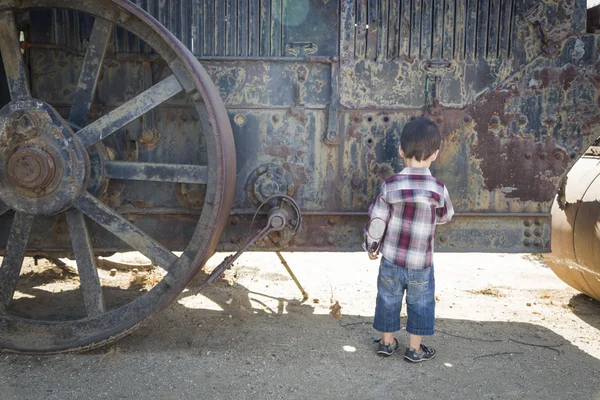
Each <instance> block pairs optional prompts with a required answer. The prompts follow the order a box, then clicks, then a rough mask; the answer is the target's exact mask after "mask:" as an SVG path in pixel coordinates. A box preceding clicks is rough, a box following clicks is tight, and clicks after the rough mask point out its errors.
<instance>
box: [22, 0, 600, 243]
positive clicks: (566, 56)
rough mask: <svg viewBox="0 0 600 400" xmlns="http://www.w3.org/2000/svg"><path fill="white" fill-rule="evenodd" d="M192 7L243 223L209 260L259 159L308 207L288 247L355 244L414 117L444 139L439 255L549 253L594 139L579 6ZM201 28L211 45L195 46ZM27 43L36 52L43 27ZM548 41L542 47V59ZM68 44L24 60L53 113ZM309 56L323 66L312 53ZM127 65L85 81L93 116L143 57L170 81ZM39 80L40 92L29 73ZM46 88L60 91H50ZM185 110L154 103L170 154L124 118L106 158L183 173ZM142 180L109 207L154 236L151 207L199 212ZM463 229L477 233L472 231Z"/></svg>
mask: <svg viewBox="0 0 600 400" xmlns="http://www.w3.org/2000/svg"><path fill="white" fill-rule="evenodd" d="M150 3H151V2H148V3H145V6H146V7H148V10H149V11H150V12H151V13H153V14H155V15H157V16H158V17H159V18H165V20H166V21H170V18H171V17H170V15H171V14H169V12H170V11H169V10H164V9H161V4H162V3H160V4H159V2H156V3H155V4H153V6H152V7H151V4H150ZM267 3H268V4H267ZM300 3H302V7H300V6H299V4H300ZM173 4H174V5H173V7H175V6H176V7H179V9H178V10H179V11H181V10H182V9H183V8H182V7H184V2H180V3H179V5H178V6H177V5H176V4H175V3H173ZM190 4H192V5H193V4H195V3H193V2H192V3H190ZM199 4H200V5H201V6H202V7H201V8H200V9H197V8H196V9H192V10H191V12H190V13H189V15H190V16H191V17H190V18H191V22H190V24H191V25H192V26H190V32H191V33H190V35H191V38H190V40H189V41H190V44H189V46H190V47H191V49H192V50H193V51H194V53H195V54H196V55H197V56H199V57H200V59H201V60H202V62H203V64H204V66H205V68H206V69H207V71H208V73H209V74H210V76H211V78H212V79H213V81H214V82H215V83H216V84H217V86H218V88H219V91H220V94H221V97H222V98H223V99H224V101H225V104H226V105H227V107H228V108H229V118H230V121H231V123H232V126H233V131H234V135H235V138H236V147H237V148H236V151H237V155H236V157H237V163H238V171H237V173H238V178H237V187H236V195H235V202H234V207H235V209H236V212H237V213H240V215H239V216H238V217H237V219H238V222H237V225H235V226H234V225H232V226H231V227H229V228H228V230H227V231H226V233H225V237H224V239H223V242H222V245H221V246H222V248H224V249H231V250H233V249H235V245H236V244H237V243H238V242H239V240H241V235H240V234H239V232H240V231H243V230H244V229H246V228H247V227H248V225H245V224H248V223H249V221H246V219H249V218H247V217H246V216H245V215H247V213H251V212H252V210H253V207H256V204H254V202H253V201H252V196H251V190H253V188H252V187H249V182H254V181H252V180H251V177H252V176H253V174H256V173H257V171H258V169H259V168H260V166H262V165H276V166H280V167H281V168H283V169H284V170H285V171H286V173H289V174H290V175H291V176H292V177H293V185H292V184H290V185H288V184H287V182H286V184H285V185H284V186H285V187H287V188H290V189H289V190H290V194H292V195H293V196H294V198H295V200H296V201H297V202H298V203H299V204H300V206H301V207H302V208H303V210H304V211H305V212H307V213H309V214H308V215H309V216H310V215H311V214H310V213H320V214H313V215H312V217H309V218H308V219H307V220H306V224H307V227H306V229H307V232H309V233H307V234H306V236H303V235H304V234H302V235H301V236H299V237H298V238H297V239H296V241H295V242H293V243H292V244H291V246H292V247H291V248H293V249H309V248H311V249H330V248H338V249H355V248H357V246H358V245H359V242H360V240H361V239H360V231H361V225H362V224H363V223H364V218H365V214H364V212H365V210H366V209H367V207H368V204H369V202H370V200H371V199H372V197H373V196H374V194H375V193H376V191H377V189H378V187H379V185H380V184H381V182H382V180H383V179H385V178H386V177H387V176H389V175H390V174H391V173H393V171H398V170H399V169H400V168H401V167H402V164H401V161H400V160H399V159H398V157H397V153H396V152H397V147H398V135H399V132H400V131H401V129H402V127H403V126H404V124H405V123H406V121H407V120H408V119H409V118H410V117H412V116H416V115H420V114H422V113H424V112H425V113H427V114H428V115H430V116H431V117H432V118H433V119H435V120H437V121H438V123H439V124H440V127H441V129H442V133H443V142H442V149H441V150H442V152H441V154H440V158H439V159H438V161H437V162H436V164H435V165H434V166H433V172H434V174H435V175H436V176H439V177H440V178H441V179H442V180H444V181H445V182H446V184H447V185H448V187H449V189H450V193H451V195H452V198H453V200H454V203H455V206H456V209H457V210H458V212H459V216H458V217H457V222H456V224H455V225H453V227H452V229H451V228H446V227H442V228H440V230H439V232H440V235H442V234H443V235H445V236H446V240H445V241H442V240H441V239H440V240H439V242H436V246H438V247H436V248H438V249H442V250H452V249H459V248H463V249H469V250H475V249H479V250H494V249H495V250H502V251H547V250H548V246H549V236H548V235H549V233H548V232H549V229H546V228H545V227H546V226H547V224H548V217H547V213H548V212H549V210H550V205H551V203H552V200H553V196H554V193H555V192H556V188H557V186H558V183H559V181H560V179H561V177H562V176H563V175H564V173H565V172H566V171H567V170H568V169H569V168H570V167H571V165H572V163H573V161H574V159H576V158H577V157H578V156H579V154H581V152H582V151H583V150H582V149H583V148H584V147H585V146H586V144H587V143H589V141H590V140H591V138H592V137H593V136H594V135H596V133H597V129H598V128H597V124H598V121H597V117H596V114H597V110H598V105H597V102H596V100H595V99H597V86H598V84H597V82H596V81H595V80H594V79H595V78H591V79H590V77H596V76H597V75H598V71H597V69H596V68H597V67H596V63H597V61H596V58H597V54H598V49H597V47H598V46H597V42H596V40H597V39H595V38H594V37H592V36H582V37H578V35H579V34H580V33H583V32H582V31H576V30H575V29H578V27H580V26H581V23H580V22H579V21H575V19H577V18H578V17H577V16H578V15H580V14H581V9H582V7H583V5H582V4H581V3H575V4H573V6H572V8H571V9H570V10H567V11H564V10H562V11H561V6H559V5H557V4H555V3H554V2H552V1H548V2H542V3H540V4H541V5H540V6H539V8H536V4H537V3H536V4H533V3H532V2H529V1H520V0H486V1H485V2H476V1H464V2H461V1H438V0H431V1H423V2H421V1H416V2H415V1H406V0H398V1H396V0H356V1H355V0H341V1H339V2H334V1H328V2H327V1H322V0H319V1H317V0H310V1H309V0H307V1H304V2H291V1H285V0H270V1H269V2H260V1H256V0H247V1H242V0H238V1H237V2H236V1H231V0H227V1H224V2H221V3H218V4H217V2H211V1H206V2H204V1H203V2H200V3H199ZM192 8H194V7H193V6H192ZM301 8H302V9H301ZM234 9H235V10H236V12H237V16H236V19H235V24H230V25H227V24H226V25H225V26H224V27H222V29H221V30H219V29H217V28H216V27H215V24H219V22H218V21H221V20H222V21H225V22H227V21H230V20H229V18H230V16H231V15H232V13H233V11H232V10H234ZM267 14H268V16H267ZM178 15H179V16H178V17H177V18H179V21H180V23H181V24H182V25H181V26H178V27H176V28H173V29H174V30H175V31H176V32H175V33H177V34H178V35H180V34H181V28H182V27H183V22H181V21H182V18H183V17H182V15H183V14H181V13H180V14H178ZM528 15H533V16H535V20H540V21H542V22H543V26H544V28H543V29H544V30H545V31H544V32H545V34H546V35H547V36H548V37H549V38H553V39H552V40H551V42H552V43H547V44H544V43H543V40H542V35H541V33H540V29H539V27H536V26H535V25H534V22H535V21H534V22H529V21H528V20H526V19H524V16H525V17H526V16H528ZM161 16H162V17H161ZM61 18H62V17H61ZM373 18H374V19H375V21H373ZM267 20H268V23H266V22H265V21H267ZM206 22H208V25H206ZM230 22H231V21H230ZM167 23H170V22H167ZM234 25H235V26H236V28H235V29H236V32H235V35H234V34H232V26H234ZM367 25H368V28H367ZM207 26H208V27H207ZM309 26H310V27H311V28H310V29H309ZM338 27H341V29H340V32H339V34H340V36H339V40H338V33H337V30H338ZM89 29H91V27H90V28H89ZM89 29H88V32H89ZM207 30H209V31H210V32H211V33H212V36H210V37H207V36H206V34H207ZM178 32H179V33H178ZM315 32H316V33H315ZM221 33H222V34H221ZM321 36H323V37H325V38H326V39H323V38H320V37H321ZM35 37H39V38H40V42H39V43H40V44H44V43H45V44H48V42H47V41H44V40H45V39H44V37H43V35H42V34H41V33H40V34H37V33H36V36H35ZM57 37H59V38H60V35H58V36H57ZM569 37H570V38H569ZM261 38H262V39H261ZM332 38H335V40H333V39H332ZM197 39H198V41H197ZM263 39H264V40H263ZM267 39H268V40H267ZM116 40H117V43H119V39H116ZM184 40H185V39H184ZM267 42H268V43H267ZM514 43H519V44H520V45H519V46H514ZM52 44H59V45H60V46H62V45H64V43H62V42H61V43H52ZM338 45H339V51H340V54H339V56H340V60H339V75H340V80H339V85H338V83H336V80H335V77H336V73H337V71H338V64H337V62H336V61H335V60H336V59H335V57H337V55H338V54H337V52H338ZM550 45H553V46H555V47H556V48H555V49H554V50H553V51H551V52H549V53H547V52H545V50H544V49H546V51H549V50H548V49H549V47H550ZM73 46H74V47H75V48H73V49H70V50H71V51H70V52H63V51H61V50H57V49H59V48H35V46H32V47H31V49H30V57H31V60H32V68H31V71H32V77H33V82H32V84H33V92H34V94H35V95H39V96H40V97H42V98H44V99H48V101H50V102H51V103H52V104H55V105H57V107H59V108H60V106H61V105H63V106H66V105H68V104H69V102H70V93H71V92H73V91H74V90H75V86H76V82H73V79H71V78H70V77H69V76H67V75H66V73H65V74H63V73H62V72H61V70H60V69H59V70H58V71H57V69H56V68H53V66H55V65H57V64H59V63H63V64H64V65H68V66H70V67H72V66H74V65H77V63H78V62H81V60H82V59H83V54H82V53H81V52H79V53H78V52H77V50H76V48H77V45H76V44H73ZM118 46H120V45H118ZM128 49H130V50H131V49H135V47H129V48H128ZM312 51H316V52H315V53H312V54H310V53H311V52H312ZM307 53H309V54H307ZM313 55H323V56H327V57H328V58H326V59H317V58H314V59H311V58H310V57H311V56H313ZM124 56H125V55H124V54H122V53H120V52H119V51H117V49H116V48H115V50H114V51H113V52H112V53H111V51H110V49H109V52H108V55H107V59H108V62H107V65H106V66H105V68H104V71H103V76H104V80H100V81H99V90H98V100H99V102H100V103H101V104H102V105H103V106H102V107H101V108H99V109H98V111H97V112H98V115H103V114H106V113H108V112H110V111H111V110H112V109H113V108H114V107H117V106H118V105H120V104H122V103H123V102H125V101H127V100H128V99H129V98H131V97H132V96H134V95H137V94H139V93H141V92H142V91H143V90H144V89H147V85H145V84H144V68H143V66H142V63H143V62H146V63H151V65H152V71H153V73H152V75H153V80H154V82H159V81H160V80H161V79H162V78H164V77H165V76H166V75H167V73H168V68H167V67H166V65H165V64H164V63H160V62H155V61H153V60H151V59H143V58H139V59H137V58H136V57H138V56H139V55H138V54H130V55H129V59H125V58H124ZM219 57H228V58H219ZM595 57H596V58H595ZM144 60H145V61H144ZM319 60H320V61H319ZM316 61H318V62H316ZM65 69H66V68H65ZM47 71H52V72H51V73H50V75H48V72H47ZM48 76H50V77H51V79H50V80H46V79H42V77H48ZM108 82H113V83H114V82H122V87H123V91H122V92H121V93H115V91H114V90H111V89H110V86H109V85H108ZM57 86H60V87H61V88H63V89H64V92H63V93H58V94H57V93H56V90H55V89H56V87H57ZM338 98H339V101H341V104H338V103H337V102H338ZM332 104H337V108H336V109H333V108H332ZM189 107H190V105H189V104H187V103H186V101H185V100H184V99H182V98H181V97H180V96H176V97H174V98H173V99H171V100H169V101H168V102H166V103H165V104H164V105H163V106H162V107H160V108H158V109H157V112H156V117H155V118H156V120H157V129H158V130H159V131H160V130H164V131H177V132H180V138H179V139H178V141H177V142H175V143H172V144H167V143H164V142H161V141H160V140H158V141H157V143H156V145H155V146H154V147H149V146H146V145H144V144H143V141H140V140H142V139H143V138H141V136H140V135H136V134H135V133H134V132H137V131H140V130H141V129H140V126H141V123H140V122H139V121H133V122H131V124H129V125H128V126H127V127H125V130H127V131H128V133H125V132H122V133H120V134H119V135H118V136H117V138H118V142H119V146H120V147H119V148H120V149H121V150H120V151H122V152H123V153H127V152H130V153H136V152H137V154H139V157H140V158H139V159H140V160H144V161H148V162H153V161H154V162H157V161H155V160H156V159H158V156H159V155H160V156H161V157H167V158H169V157H170V158H169V159H170V160H171V162H173V163H176V164H180V163H184V162H183V161H181V162H180V161H178V158H179V157H180V158H181V159H185V160H189V161H185V162H191V160H193V154H196V153H194V152H190V151H187V148H188V147H190V146H189V145H190V144H193V145H197V146H204V145H203V144H201V143H198V141H195V140H194V141H191V142H190V139H189V138H187V137H188V135H189V132H192V131H194V130H195V129H197V128H198V127H197V124H198V121H193V120H192V118H191V114H192V113H190V112H189ZM330 116H333V118H331V117H330ZM336 125H337V126H338V128H335V126H336ZM329 131H337V133H338V136H337V140H336V141H328V140H327V135H328V133H329ZM126 143H136V144H135V145H134V150H133V151H132V150H131V149H129V150H126V149H125V144H126ZM184 147H186V150H185V151H184V149H183V148H184ZM155 157H156V158H155ZM200 164H202V163H200ZM259 175H260V173H259ZM153 184H156V185H157V186H145V185H142V183H141V182H128V183H127V184H126V185H125V186H124V187H123V188H122V190H121V191H120V192H118V193H119V195H118V196H117V197H116V198H118V201H120V202H122V205H121V206H126V208H124V209H122V210H121V211H123V212H127V213H128V214H127V215H128V216H130V217H132V218H135V220H136V221H137V222H136V223H139V224H142V225H144V224H145V225H144V226H147V227H152V226H154V228H155V229H156V226H155V225H153V224H156V223H157V222H156V221H157V219H156V218H157V216H156V215H153V216H150V214H149V213H150V210H152V209H156V210H165V212H166V214H164V215H173V213H174V212H177V213H180V214H181V215H186V217H185V218H183V217H181V218H179V219H178V220H177V221H176V222H173V224H172V225H169V223H168V222H167V221H168V218H166V217H165V219H164V220H162V219H161V222H160V223H161V226H162V224H164V226H165V232H175V231H177V229H180V228H181V229H182V231H181V232H190V230H189V229H188V228H182V226H187V225H186V224H187V222H186V223H183V222H181V221H182V220H186V221H187V220H188V219H190V215H188V214H186V213H187V212H189V211H190V209H191V210H192V211H193V210H194V207H196V206H197V205H198V204H202V199H203V197H202V196H203V194H202V191H201V190H198V188H197V187H189V185H188V186H186V187H183V186H182V185H181V184H177V183H165V182H157V183H153ZM191 185H192V186H193V184H191ZM282 185H283V184H282ZM250 186H251V185H250ZM151 188H152V189H151ZM156 188H160V190H156ZM157 192H160V193H157ZM150 193H152V194H151V195H150ZM190 205H194V206H192V207H191V208H190ZM157 212H159V211H157ZM244 213H246V214H244ZM336 213H337V214H336ZM353 213H355V214H353ZM484 213H489V214H491V215H489V216H483V214H484ZM525 213H528V214H527V215H536V216H537V217H539V218H540V219H539V221H540V224H541V225H543V226H544V229H543V230H542V231H543V234H541V235H540V236H539V240H537V241H536V242H535V243H534V241H535V238H533V236H531V237H530V236H527V234H526V229H525V222H526V221H529V220H528V219H527V218H529V217H526V216H525ZM513 214H515V215H514V217H513ZM329 215H331V216H333V217H335V218H337V220H336V228H335V229H332V228H330V225H328V224H327V223H325V224H323V222H322V221H321V220H320V219H319V218H321V219H322V218H326V216H329ZM537 217H536V218H537ZM182 218H183V219H182ZM532 218H533V217H532ZM528 223H530V224H532V223H534V222H533V220H531V221H529V222H528ZM182 224H183V225H182ZM175 225H178V226H179V225H181V226H179V227H176V226H175ZM167 226H168V227H167ZM242 227H243V228H244V229H242ZM328 227H329V228H328ZM471 227H476V228H471ZM477 230H479V231H480V232H485V234H482V235H480V236H479V237H478V236H477V233H476V232H477ZM498 230H503V231H505V232H506V233H505V236H504V237H503V238H500V236H499V235H497V234H496V235H495V234H494V231H498ZM177 232H179V231H177ZM315 232H317V233H318V234H316V233H315ZM330 236H332V237H333V238H330ZM182 237H183V236H182V233H177V234H175V236H174V239H169V238H168V237H167V234H166V233H165V234H164V235H162V234H159V238H158V239H159V241H160V242H161V243H168V244H169V246H174V247H176V246H177V245H176V243H178V240H180V238H182ZM440 237H441V236H440ZM526 239H530V240H529V241H527V240H526ZM436 240H437V239H436ZM111 246H117V244H115V243H111ZM461 246H462V247H461ZM258 247H259V248H268V246H267V245H263V246H262V247H261V246H260V245H259V246H258ZM107 248H110V246H107Z"/></svg>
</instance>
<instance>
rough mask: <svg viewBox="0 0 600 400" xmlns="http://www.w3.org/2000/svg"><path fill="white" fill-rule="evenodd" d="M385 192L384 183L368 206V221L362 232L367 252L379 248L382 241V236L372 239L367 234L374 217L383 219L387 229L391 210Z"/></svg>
mask: <svg viewBox="0 0 600 400" xmlns="http://www.w3.org/2000/svg"><path fill="white" fill-rule="evenodd" d="M386 194H387V193H386V186H385V183H384V184H383V185H382V186H381V189H380V190H379V194H378V195H377V197H375V200H373V203H371V206H370V207H369V222H368V223H367V226H366V227H365V232H364V234H365V250H366V251H368V252H369V253H375V252H376V251H377V250H379V247H380V245H381V242H382V241H383V237H382V238H375V239H374V238H372V237H371V236H370V235H369V234H368V231H369V227H370V226H371V222H373V220H375V219H377V220H383V221H384V222H385V224H386V230H387V223H388V221H389V219H390V218H389V217H390V212H391V210H390V204H389V203H388V202H387V201H386Z"/></svg>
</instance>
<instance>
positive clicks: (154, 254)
mask: <svg viewBox="0 0 600 400" xmlns="http://www.w3.org/2000/svg"><path fill="white" fill-rule="evenodd" d="M75 205H76V207H77V208H79V209H80V210H81V211H83V213H84V214H85V215H87V216H88V217H90V218H91V219H92V220H94V221H96V222H97V223H98V224H100V225H101V226H103V227H104V228H105V229H106V230H108V231H109V232H111V233H112V234H114V235H115V236H117V237H118V238H119V239H121V240H122V241H124V242H125V243H127V244H128V245H130V246H131V247H133V248H134V249H135V250H137V251H139V252H140V253H142V254H143V255H145V256H146V257H148V258H149V259H150V260H152V262H153V263H154V264H156V265H159V266H161V267H162V268H164V269H165V270H167V269H168V267H169V266H170V265H171V264H172V263H173V262H175V261H176V260H177V257H176V256H175V255H174V254H173V253H171V252H170V251H169V250H168V249H167V248H165V247H164V246H163V245H161V244H160V243H158V242H157V241H156V240H154V239H152V238H151V237H150V236H148V235H147V234H146V233H144V232H143V231H142V230H141V229H139V228H137V227H136V226H135V225H133V224H131V223H130V222H129V221H127V220H126V219H125V218H123V217H122V216H120V215H119V214H117V213H116V212H114V211H113V210H112V209H111V208H110V207H108V206H107V205H105V204H104V203H102V202H101V201H100V200H98V199H97V198H95V197H94V196H92V195H91V194H89V193H84V194H83V195H82V196H81V197H80V198H79V199H78V200H77V203H76V204H75Z"/></svg>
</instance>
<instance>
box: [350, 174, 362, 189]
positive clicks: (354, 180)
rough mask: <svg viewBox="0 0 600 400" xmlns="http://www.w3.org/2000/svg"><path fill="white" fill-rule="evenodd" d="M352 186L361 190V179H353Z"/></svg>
mask: <svg viewBox="0 0 600 400" xmlns="http://www.w3.org/2000/svg"><path fill="white" fill-rule="evenodd" d="M350 184H351V185H352V187H354V188H359V187H360V178H359V177H357V176H355V177H354V178H352V181H351V182H350Z"/></svg>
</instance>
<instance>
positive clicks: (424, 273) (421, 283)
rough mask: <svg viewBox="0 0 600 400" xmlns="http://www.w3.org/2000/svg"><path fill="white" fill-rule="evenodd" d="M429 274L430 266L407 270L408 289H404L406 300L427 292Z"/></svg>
mask: <svg viewBox="0 0 600 400" xmlns="http://www.w3.org/2000/svg"><path fill="white" fill-rule="evenodd" d="M430 276H431V268H426V269H409V270H408V289H407V291H406V297H407V301H410V300H411V298H413V299H414V298H417V297H420V296H422V295H424V294H425V293H427V291H428V290H429V279H430Z"/></svg>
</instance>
